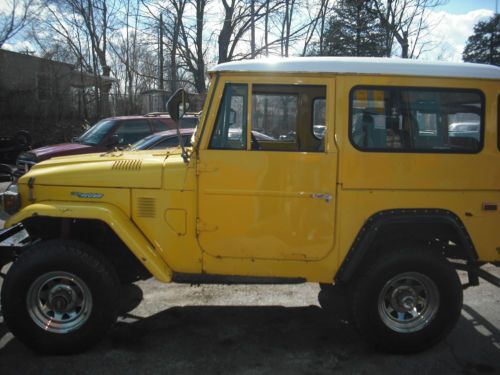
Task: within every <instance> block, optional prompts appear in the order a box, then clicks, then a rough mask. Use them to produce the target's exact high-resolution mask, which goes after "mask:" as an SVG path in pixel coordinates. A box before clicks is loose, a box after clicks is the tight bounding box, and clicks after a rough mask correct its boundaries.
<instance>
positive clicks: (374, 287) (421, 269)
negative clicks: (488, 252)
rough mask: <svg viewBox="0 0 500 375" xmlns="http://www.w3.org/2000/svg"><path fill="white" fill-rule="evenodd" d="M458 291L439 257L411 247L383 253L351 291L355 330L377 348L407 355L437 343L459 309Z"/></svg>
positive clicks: (457, 282) (455, 280) (449, 269)
mask: <svg viewBox="0 0 500 375" xmlns="http://www.w3.org/2000/svg"><path fill="white" fill-rule="evenodd" d="M462 300H463V293H462V286H461V283H460V279H459V278H458V275H457V273H456V271H455V270H454V268H453V267H452V265H451V264H450V263H449V262H448V261H447V260H446V259H445V258H444V257H443V256H442V255H441V254H439V253H436V252H435V251H432V250H430V249H427V248H418V247H414V246H406V247H402V248H400V249H398V250H395V251H392V252H389V253H383V255H381V256H380V258H379V259H378V261H375V262H374V263H371V264H370V266H369V267H367V268H365V270H364V272H363V274H362V275H361V277H360V279H359V280H358V282H357V284H356V288H355V294H354V300H353V312H354V316H355V320H356V323H357V326H358V328H359V330H360V332H361V334H362V335H364V336H365V337H366V338H367V339H368V340H369V341H370V342H372V343H373V344H374V345H375V346H376V348H378V349H380V350H383V351H388V352H393V353H409V352H418V351H421V350H424V349H426V348H428V347H430V346H432V345H434V344H436V343H437V342H439V341H440V340H442V339H443V338H444V337H445V336H446V335H447V334H448V333H449V332H450V331H451V329H452V328H453V327H454V326H455V324H456V322H457V320H458V318H459V316H460V311H461V309H462Z"/></svg>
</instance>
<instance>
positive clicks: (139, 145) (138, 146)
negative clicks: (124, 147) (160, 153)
mask: <svg viewBox="0 0 500 375" xmlns="http://www.w3.org/2000/svg"><path fill="white" fill-rule="evenodd" d="M157 139H158V136H157V135H156V134H151V135H148V136H147V137H146V138H142V139H140V140H138V141H137V142H135V143H134V144H133V145H131V146H130V147H129V149H130V150H146V149H147V148H148V146H149V145H150V144H152V143H154V142H155V141H156V140H157Z"/></svg>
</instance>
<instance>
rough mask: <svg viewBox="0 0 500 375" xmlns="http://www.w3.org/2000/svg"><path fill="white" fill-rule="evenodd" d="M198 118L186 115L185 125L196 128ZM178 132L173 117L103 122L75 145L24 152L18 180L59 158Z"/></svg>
mask: <svg viewBox="0 0 500 375" xmlns="http://www.w3.org/2000/svg"><path fill="white" fill-rule="evenodd" d="M197 122H198V117H197V116H195V115H186V116H184V118H183V119H182V123H181V126H182V127H186V128H192V127H195V126H196V124H197ZM168 129H175V123H174V121H173V120H172V119H171V118H170V116H167V115H164V114H157V113H155V114H149V115H144V116H122V117H110V118H106V119H104V120H101V121H99V122H98V123H97V124H95V125H94V126H92V127H91V128H90V129H88V130H87V131H86V132H85V133H83V134H82V135H81V136H80V137H78V138H75V139H74V140H73V142H71V143H61V144H57V145H51V146H44V147H40V148H37V149H34V150H30V151H26V152H23V153H21V154H20V155H19V157H18V158H17V161H16V167H17V170H16V171H15V175H16V177H20V176H22V175H23V174H24V173H26V172H27V171H28V170H29V169H30V168H31V167H32V166H33V165H34V164H36V163H38V162H41V161H43V160H47V159H50V158H52V157H55V156H66V155H77V154H88V153H92V152H103V151H107V150H109V149H111V148H113V147H125V146H128V145H131V144H133V143H135V142H137V141H138V140H140V139H142V138H144V137H146V136H148V135H150V134H152V133H156V132H159V131H164V130H168Z"/></svg>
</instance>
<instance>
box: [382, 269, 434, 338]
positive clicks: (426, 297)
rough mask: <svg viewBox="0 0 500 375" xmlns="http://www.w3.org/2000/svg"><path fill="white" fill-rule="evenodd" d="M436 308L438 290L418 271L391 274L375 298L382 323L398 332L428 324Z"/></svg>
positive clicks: (408, 331) (420, 327)
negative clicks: (376, 298)
mask: <svg viewBox="0 0 500 375" xmlns="http://www.w3.org/2000/svg"><path fill="white" fill-rule="evenodd" d="M438 309H439V291H438V288H437V286H436V284H435V283H434V281H432V280H431V279H430V278H429V277H427V276H425V275H423V274H421V273H418V272H406V273H402V274H399V275H396V276H394V277H393V278H392V279H390V280H389V281H388V282H387V283H385V285H384V287H383V289H382V291H381V292H380V294H379V297H378V313H379V315H380V318H381V319H382V321H383V322H384V324H385V325H386V326H387V327H389V328H390V329H391V330H393V331H396V332H400V333H412V332H417V331H420V330H421V329H423V328H424V327H426V326H428V325H429V323H430V322H431V321H432V319H434V317H435V316H436V313H437V311H438Z"/></svg>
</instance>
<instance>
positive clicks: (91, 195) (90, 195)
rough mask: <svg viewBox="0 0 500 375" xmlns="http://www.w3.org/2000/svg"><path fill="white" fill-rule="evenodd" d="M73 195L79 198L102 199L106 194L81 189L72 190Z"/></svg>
mask: <svg viewBox="0 0 500 375" xmlns="http://www.w3.org/2000/svg"><path fill="white" fill-rule="evenodd" d="M71 195H73V196H74V197H78V198H94V199H101V198H102V197H103V196H104V194H100V193H80V192H79V191H72V192H71Z"/></svg>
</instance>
